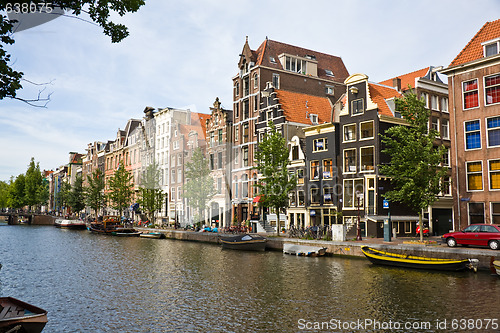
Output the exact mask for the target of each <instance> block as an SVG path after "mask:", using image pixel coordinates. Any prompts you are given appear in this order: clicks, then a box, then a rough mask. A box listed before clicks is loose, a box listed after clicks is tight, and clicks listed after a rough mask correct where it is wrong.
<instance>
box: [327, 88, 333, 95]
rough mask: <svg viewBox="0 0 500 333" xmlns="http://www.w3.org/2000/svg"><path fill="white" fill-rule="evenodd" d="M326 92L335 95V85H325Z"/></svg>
mask: <svg viewBox="0 0 500 333" xmlns="http://www.w3.org/2000/svg"><path fill="white" fill-rule="evenodd" d="M325 93H326V94H327V95H333V94H334V90H333V87H332V86H326V87H325Z"/></svg>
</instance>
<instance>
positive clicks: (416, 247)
mask: <svg viewBox="0 0 500 333" xmlns="http://www.w3.org/2000/svg"><path fill="white" fill-rule="evenodd" d="M139 229H140V230H141V231H150V230H151V229H147V228H139ZM157 231H161V232H162V233H163V234H165V237H166V238H167V239H175V240H182V241H193V242H203V243H212V244H219V237H220V236H221V237H223V236H229V235H226V234H218V233H211V232H194V231H184V230H157ZM285 243H289V244H296V245H305V246H315V247H325V248H326V253H327V255H330V256H347V257H362V258H364V257H365V256H364V254H363V252H361V247H362V246H370V247H373V248H377V249H380V250H385V251H389V252H394V253H401V254H403V253H404V254H409V255H415V256H421V257H434V258H446V259H478V260H479V264H478V269H480V270H490V268H491V262H492V261H493V260H500V251H494V250H490V249H478V248H464V247H459V248H449V247H447V246H445V245H440V244H434V245H420V244H405V243H404V242H403V240H402V239H397V240H395V241H393V242H383V241H382V240H381V239H373V238H372V239H365V240H364V241H346V242H337V241H321V240H305V239H296V238H284V237H272V236H271V237H269V236H267V243H266V249H267V250H270V251H283V244H285Z"/></svg>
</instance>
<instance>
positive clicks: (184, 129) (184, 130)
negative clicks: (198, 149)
mask: <svg viewBox="0 0 500 333" xmlns="http://www.w3.org/2000/svg"><path fill="white" fill-rule="evenodd" d="M209 117H210V115H208V114H204V113H197V112H191V124H190V125H186V124H180V125H179V130H180V132H181V134H183V135H186V138H187V135H188V134H189V133H190V132H191V131H194V132H196V133H198V137H199V138H200V139H205V131H206V123H207V119H208V118H209Z"/></svg>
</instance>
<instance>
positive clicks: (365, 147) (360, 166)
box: [359, 146, 375, 173]
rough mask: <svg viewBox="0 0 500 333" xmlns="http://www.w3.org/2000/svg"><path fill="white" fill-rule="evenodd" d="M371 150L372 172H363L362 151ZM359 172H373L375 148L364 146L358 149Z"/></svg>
mask: <svg viewBox="0 0 500 333" xmlns="http://www.w3.org/2000/svg"><path fill="white" fill-rule="evenodd" d="M370 148H371V149H372V152H373V155H372V156H373V157H372V162H373V165H372V167H373V169H372V170H368V169H367V170H363V166H362V163H363V159H362V154H361V152H362V150H363V149H370ZM359 172H360V173H361V172H375V146H364V147H360V148H359Z"/></svg>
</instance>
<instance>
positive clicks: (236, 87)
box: [234, 82, 240, 96]
mask: <svg viewBox="0 0 500 333" xmlns="http://www.w3.org/2000/svg"><path fill="white" fill-rule="evenodd" d="M239 94H240V83H239V82H236V84H235V85H234V96H238V95H239Z"/></svg>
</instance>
